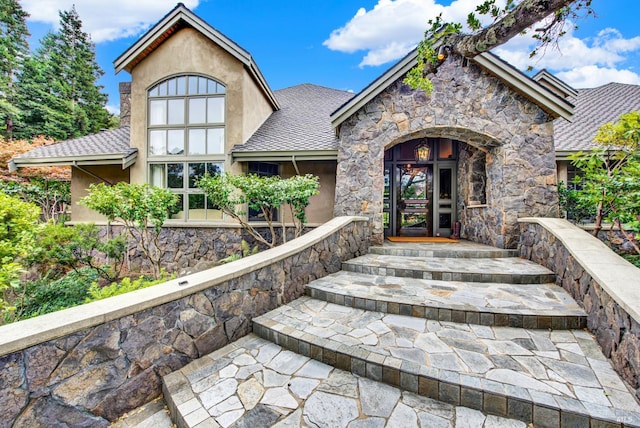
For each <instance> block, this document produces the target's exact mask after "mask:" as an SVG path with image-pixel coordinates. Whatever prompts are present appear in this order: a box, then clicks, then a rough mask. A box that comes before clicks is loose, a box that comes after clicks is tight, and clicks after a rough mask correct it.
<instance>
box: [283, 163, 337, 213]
mask: <svg viewBox="0 0 640 428" xmlns="http://www.w3.org/2000/svg"><path fill="white" fill-rule="evenodd" d="M297 164H298V169H299V170H300V174H301V175H305V174H313V175H317V176H318V177H319V178H320V181H319V182H320V193H319V194H318V195H316V196H312V197H311V199H310V201H309V206H308V207H307V209H306V214H307V223H309V224H310V225H317V224H322V223H324V222H326V221H329V220H330V219H331V218H332V217H333V201H334V199H335V187H336V163H335V162H334V161H313V162H298V163H297ZM281 173H282V176H283V177H285V178H286V177H292V176H294V175H295V174H296V170H295V168H294V167H293V164H292V163H290V162H287V163H283V164H282V167H281ZM286 214H287V215H286V216H285V218H286V219H288V220H290V219H291V215H290V214H289V213H286Z"/></svg>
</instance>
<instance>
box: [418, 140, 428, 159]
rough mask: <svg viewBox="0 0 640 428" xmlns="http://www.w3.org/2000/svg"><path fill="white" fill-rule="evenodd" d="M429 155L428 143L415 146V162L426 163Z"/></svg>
mask: <svg viewBox="0 0 640 428" xmlns="http://www.w3.org/2000/svg"><path fill="white" fill-rule="evenodd" d="M430 155H431V148H430V147H429V143H426V142H422V143H420V144H418V145H417V146H416V152H415V157H416V162H426V161H428V160H429V157H430Z"/></svg>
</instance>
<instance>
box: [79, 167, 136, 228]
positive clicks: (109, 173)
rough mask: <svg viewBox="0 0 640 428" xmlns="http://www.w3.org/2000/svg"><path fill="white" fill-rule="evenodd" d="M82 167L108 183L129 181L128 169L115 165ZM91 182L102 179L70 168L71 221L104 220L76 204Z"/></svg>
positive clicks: (85, 193)
mask: <svg viewBox="0 0 640 428" xmlns="http://www.w3.org/2000/svg"><path fill="white" fill-rule="evenodd" d="M82 168H83V169H85V170H87V171H90V172H91V173H93V174H95V175H97V176H98V177H101V178H104V179H105V180H107V181H109V182H110V183H117V182H119V181H125V182H128V181H129V170H128V169H125V170H123V169H122V167H120V166H117V165H113V166H112V165H109V166H84V167H82ZM92 183H96V184H97V183H103V181H102V180H99V179H98V178H96V177H94V176H92V175H90V174H87V173H86V172H84V171H81V170H79V169H78V168H75V167H72V168H71V202H72V206H71V221H92V222H98V221H106V219H105V218H104V217H103V216H101V215H100V214H98V213H96V212H95V211H93V210H90V209H89V208H87V207H85V206H83V205H80V204H78V201H79V200H80V199H82V198H83V197H84V196H86V195H87V189H89V185H90V184H92Z"/></svg>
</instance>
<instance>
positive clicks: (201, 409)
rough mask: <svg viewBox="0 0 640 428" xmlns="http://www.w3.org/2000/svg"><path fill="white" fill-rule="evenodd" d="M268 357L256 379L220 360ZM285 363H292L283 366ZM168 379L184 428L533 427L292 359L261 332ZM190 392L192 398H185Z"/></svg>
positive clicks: (293, 356)
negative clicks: (198, 387) (199, 386)
mask: <svg viewBox="0 0 640 428" xmlns="http://www.w3.org/2000/svg"><path fill="white" fill-rule="evenodd" d="M261 354H262V355H263V356H265V355H268V357H265V358H263V359H262V362H261V363H259V365H260V366H261V369H260V370H258V371H255V372H254V373H253V374H252V375H250V376H249V377H248V378H240V377H238V373H240V370H238V371H237V372H235V375H234V376H235V377H233V376H232V377H224V376H222V375H221V368H220V367H219V365H218V364H216V363H215V361H219V360H220V359H225V360H229V361H230V360H233V361H236V362H238V365H239V367H245V366H243V364H245V363H249V362H250V361H251V360H258V356H259V355H261ZM238 357H243V358H240V359H239V358H238ZM207 361H208V362H209V363H208V364H207ZM284 361H286V362H288V364H283V362H284ZM222 370H224V368H223V369H222ZM270 371H273V372H275V375H277V376H280V377H281V378H284V379H286V380H285V382H284V384H283V385H280V384H279V383H278V384H277V385H273V386H267V384H266V379H267V377H268V376H267V375H266V373H268V372H270ZM202 376H207V377H213V378H215V379H217V381H215V382H213V383H212V384H211V385H210V388H209V389H207V390H204V391H201V392H195V391H194V390H193V385H194V384H195V383H197V382H198V381H201V380H202V379H201V377H202ZM272 377H273V376H272ZM164 379H165V380H164V381H165V386H166V390H167V392H168V393H169V394H168V397H170V398H169V400H175V399H176V398H177V401H172V402H171V403H169V406H170V407H172V408H174V409H175V410H176V411H177V413H175V416H177V424H178V426H185V427H205V426H206V427H229V426H234V427H251V428H257V427H268V426H273V427H279V428H284V427H327V428H335V427H348V428H357V427H385V426H386V427H399V426H403V427H407V428H411V427H465V426H475V427H487V428H488V427H514V428H525V427H526V424H525V423H523V422H520V421H517V420H512V419H506V418H501V417H496V416H490V415H485V414H484V413H482V412H479V411H475V410H472V409H468V408H465V407H463V406H453V405H451V404H446V403H442V402H439V401H436V400H433V399H430V398H427V397H423V396H420V395H417V394H415V393H412V392H410V391H403V390H401V389H399V388H396V387H393V386H390V385H386V384H383V383H380V382H375V381H373V380H370V379H367V378H364V377H360V376H357V375H354V374H352V373H349V372H345V371H342V370H339V369H336V368H334V367H331V366H328V365H326V364H323V363H320V362H318V361H316V360H313V359H310V358H308V357H304V356H301V355H296V354H292V353H291V352H290V351H287V350H285V349H283V348H281V347H279V346H274V345H273V343H271V342H268V341H266V340H264V339H261V338H259V337H257V336H255V335H249V336H246V337H244V338H242V339H240V340H238V341H236V342H235V343H234V344H232V345H229V346H227V347H225V348H223V349H220V350H218V351H216V352H214V353H213V354H211V355H209V356H207V357H205V359H204V363H203V362H200V363H199V364H191V365H188V366H186V367H184V368H183V369H181V370H179V371H177V372H174V373H171V374H169V375H167V376H165V378H164ZM229 380H234V381H235V384H236V385H237V386H236V387H235V388H233V389H232V390H228V388H227V387H228V382H229ZM220 384H225V386H223V387H220V386H219V385H220ZM185 390H188V391H190V394H185ZM220 390H225V391H231V395H228V396H227V394H225V395H224V396H225V397H226V398H225V399H224V400H223V401H221V402H222V403H226V404H225V405H224V406H220V405H219V404H218V405H213V406H211V402H210V400H209V399H208V398H206V397H210V396H211V395H212V392H214V393H215V394H217V393H218V391H220ZM186 395H189V396H190V398H188V399H187V397H186ZM248 395H249V397H248ZM203 397H205V398H204V399H203ZM247 403H251V404H250V405H247Z"/></svg>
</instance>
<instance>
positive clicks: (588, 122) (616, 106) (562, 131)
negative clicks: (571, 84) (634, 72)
mask: <svg viewBox="0 0 640 428" xmlns="http://www.w3.org/2000/svg"><path fill="white" fill-rule="evenodd" d="M574 102H575V110H574V114H573V122H571V123H570V122H567V121H566V120H564V119H562V118H558V119H556V120H555V121H554V122H553V127H554V137H555V145H556V151H579V150H589V149H590V148H591V147H593V137H595V135H596V133H597V132H598V128H599V127H600V126H601V125H602V124H604V123H607V122H615V121H617V120H618V118H619V117H620V115H622V114H624V113H629V112H630V111H633V110H640V85H627V84H623V83H608V84H606V85H603V86H600V87H598V88H590V89H579V90H578V97H577V99H576V100H574Z"/></svg>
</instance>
